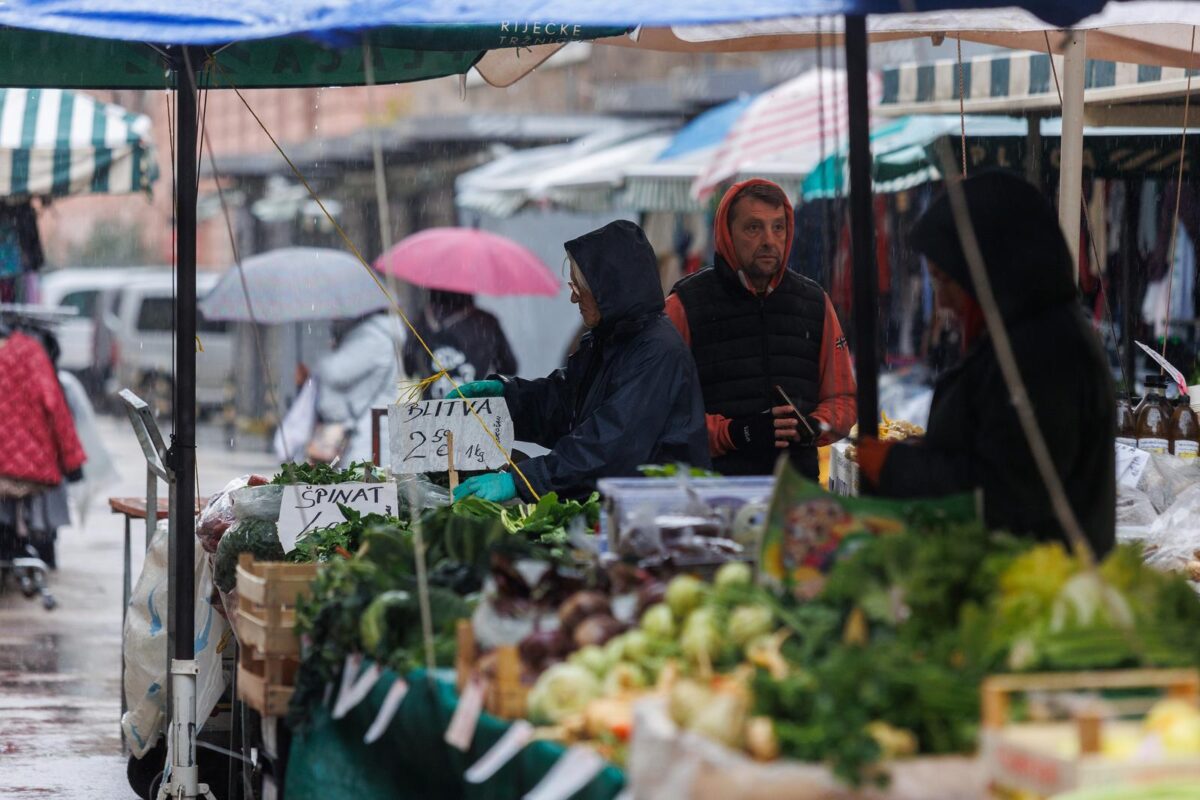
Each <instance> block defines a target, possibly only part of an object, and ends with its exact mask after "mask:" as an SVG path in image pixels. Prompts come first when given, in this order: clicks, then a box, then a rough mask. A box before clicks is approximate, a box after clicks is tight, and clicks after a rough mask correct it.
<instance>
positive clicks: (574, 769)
mask: <svg viewBox="0 0 1200 800" xmlns="http://www.w3.org/2000/svg"><path fill="white" fill-rule="evenodd" d="M602 769H604V759H603V758H601V757H600V754H599V753H597V752H596V751H595V750H593V749H592V748H590V747H583V746H581V745H575V746H573V747H571V748H569V749H568V750H567V752H565V753H563V757H562V758H560V759H559V760H558V761H556V762H555V764H554V766H553V767H551V768H550V771H549V772H547V773H546V777H544V778H542V780H541V783H539V784H538V785H537V786H535V787H533V790H532V791H530V792H529V793H528V794H526V795H525V798H524V800H567V798H568V797H570V796H571V795H573V794H575V793H576V792H578V791H579V790H580V789H582V788H583V787H584V786H587V785H588V783H589V782H590V781H591V780H592V778H594V777H596V776H597V775H599V774H600V770H602Z"/></svg>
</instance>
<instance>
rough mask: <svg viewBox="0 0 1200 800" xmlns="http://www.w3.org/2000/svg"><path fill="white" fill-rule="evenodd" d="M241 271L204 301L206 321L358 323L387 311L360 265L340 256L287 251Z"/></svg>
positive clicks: (259, 258) (260, 257)
mask: <svg viewBox="0 0 1200 800" xmlns="http://www.w3.org/2000/svg"><path fill="white" fill-rule="evenodd" d="M241 266H242V268H241V270H239V269H238V268H237V267H236V266H235V267H233V268H231V269H229V270H228V271H226V272H225V274H224V275H222V276H221V279H220V280H219V281H218V282H217V285H216V286H214V287H213V288H212V291H210V292H209V293H208V294H207V295H206V296H205V297H204V298H203V299H202V300H201V301H200V303H199V307H200V313H201V314H203V315H204V316H205V318H207V319H211V320H233V321H238V322H251V321H255V322H259V323H262V324H263V325H282V324H284V323H288V322H305V321H308V320H327V319H354V318H356V317H361V316H363V315H364V314H369V313H371V312H372V311H382V310H384V309H386V308H388V307H389V303H388V298H387V296H386V295H385V294H384V293H383V292H382V291H380V289H379V285H378V284H376V283H375V281H374V279H373V278H372V277H371V276H370V275H369V274H368V273H367V271H366V270H365V269H363V266H362V264H360V263H359V261H358V259H357V258H355V257H354V256H352V255H350V254H349V253H346V252H343V251H341V250H332V249H329V248H324V247H284V248H280V249H278V250H268V251H267V252H265V253H258V254H257V255H253V256H250V257H249V258H247V259H244V260H243V261H242V265H241ZM243 273H244V275H245V279H246V285H245V288H244V289H243V287H242V274H243ZM247 295H249V298H250V302H249V305H248V304H247V302H246V296H247ZM251 311H253V313H251Z"/></svg>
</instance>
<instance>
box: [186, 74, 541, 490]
mask: <svg viewBox="0 0 1200 800" xmlns="http://www.w3.org/2000/svg"><path fill="white" fill-rule="evenodd" d="M209 60H210V62H211V63H212V65H213V66H215V67H216V71H217V73H219V75H218V79H219V80H221V82H222V83H223V84H224V85H225V86H227V87H229V88H230V89H232V90H233V92H234V94H236V95H237V97H238V99H239V100H241V101H242V105H244V106H245V107H246V110H247V111H249V112H250V116H252V117H254V121H255V122H257V123H258V127H260V128H262V132H263V133H265V134H266V135H267V138H268V139H270V140H271V144H272V145H274V147H275V149H276V150H277V151H278V152H279V155H280V156H282V157H283V160H284V161H285V162H287V165H288V167H290V168H291V170H292V174H294V175H295V176H296V179H297V180H299V181H300V183H302V184H303V185H304V188H305V189H306V190H307V191H308V194H309V196H310V197H312V199H313V200H314V201H316V203H317V206H318V207H320V209H321V212H322V213H323V214H324V215H325V218H326V219H328V220H329V223H330V224H331V225H332V226H333V228H334V230H336V231H337V233H338V236H340V237H341V239H342V242H343V243H344V244H345V245H346V247H347V248H348V249H349V250H350V252H351V253H353V255H354V257H355V258H357V259H358V261H359V263H360V264H362V267H363V269H365V270H366V271H367V274H368V275H370V276H371V280H373V281H375V285H376V286H378V287H379V291H381V292H383V296H384V297H386V298H387V300H388V302H389V303H390V304H391V306H392V308H393V309H394V310H395V312H396V314H398V315H399V317H400V319H401V320H403V321H404V324H405V325H406V326H407V327H408V330H409V331H410V332H411V333H412V335H413V336H415V337H416V339H417V342H419V343H420V345H421V347H422V349H424V350H425V352H426V353H427V354H428V355H429V359H430V361H431V362H432V363H433V366H434V367H435V368H436V369H437V370H438V373H437V375H436V377H437V378H441V377H442V376H443V375H445V377H446V378H447V379H448V380H449V381H450V384H451V385H452V386H453V387H454V388H455V389H456V390H457V389H458V388H459V386H458V383H457V382H456V381H455V380H454V378H453V377H451V376H450V374H449V371H448V370H447V369H446V367H445V366H444V365H443V364H442V363H441V361H440V360H438V357H437V356H436V355H434V354H433V350H431V349H430V348H429V345H428V344H426V343H425V340H424V339H423V338H421V334H420V333H418V332H417V329H416V327H415V326H414V325H413V324H412V322H411V321H410V320H409V318H408V315H406V314H405V313H404V311H403V309H401V308H400V305H399V304H398V303H397V302H396V300H395V298H394V297H392V294H391V292H389V291H388V290H387V287H386V286H384V285H383V282H382V281H381V280H380V279H379V275H378V273H376V271H375V270H374V269H372V268H371V265H370V264H369V263H368V262H367V260H366V259H365V258H363V255H362V253H360V252H359V250H358V247H356V246H355V244H354V242H352V241H351V240H350V237H349V236H347V235H346V232H345V231H344V230H343V229H342V226H341V225H340V224H338V221H337V220H336V219H334V218H333V215H332V214H330V213H329V210H328V209H327V208H325V203H324V202H322V200H321V198H320V196H318V195H317V193H316V191H314V190H313V188H312V186H311V185H310V184H309V182H308V179H307V178H305V177H304V174H303V173H302V172H300V170H299V168H298V167H297V166H296V165H295V163H294V162H293V161H292V159H291V158H289V157H288V154H287V153H285V152H284V150H283V148H282V147H280V146H279V142H277V141H276V140H275V137H274V136H272V135H271V132H270V131H269V130H267V126H266V125H265V124H264V123H263V121H262V118H260V117H259V116H258V114H257V113H255V111H254V109H253V108H252V107H251V106H250V103H249V102H248V101H247V100H246V98H245V97H244V96H243V95H242V92H241V90H240V89H238V87H236V86H234V85H233V84H232V83H230V82H229V81H228V80H227V79H226V75H225V70H224V68H223V67H222V66H221V64H220V62H219V61H217V59H216V57H215V56H213V57H210V59H209ZM466 406H467V410H468V411H470V412H471V415H472V416H473V417H475V419H476V421H477V422H479V427H481V428H483V430H484V432H485V433H486V434H487V435H488V438H489V439H491V440H492V442H493V443H494V444H495V445H496V448H497V449H498V450H499V451H500V453H501V454H502V455H503V456H504V460H505V461H507V462H508V465H509V466H510V467H512V468H513V471H514V472H516V473H517V475H519V476H520V478H521V480H522V482H524V484H525V487H526V488H527V489H529V494H530V495H532V496H533V498H534V499H535V500H540V499H541V495H539V494H538V493H537V490H536V489H534V488H533V484H531V483H530V482H529V478H527V477H525V473H524V472H522V471H521V468H520V467H518V466H517V464H516V462H515V461H513V459H512V455H510V454H509V452H508V451H507V450H505V449H504V445H502V444H500V439H499V438H497V436H496V434H494V433H492V430H491V428H489V427H488V424H487V422H485V421H484V419H483V417H481V416H480V415H479V412H478V411H476V410H475V407H474V406H473V405H472V404H471V403H470V402H469V401H468V402H467V404H466Z"/></svg>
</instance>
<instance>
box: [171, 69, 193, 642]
mask: <svg viewBox="0 0 1200 800" xmlns="http://www.w3.org/2000/svg"><path fill="white" fill-rule="evenodd" d="M177 76H178V77H177V80H178V82H179V85H178V86H177V87H176V92H178V95H179V114H178V116H177V120H178V124H179V131H178V134H177V135H176V139H175V141H176V142H177V143H178V144H177V146H176V150H175V156H176V164H175V174H176V181H177V187H178V188H177V191H178V193H179V195H178V197H177V198H176V209H177V214H178V217H177V219H176V221H175V225H176V240H177V242H178V273H177V277H176V287H177V289H176V294H175V350H176V353H175V397H174V403H173V405H174V409H175V432H174V433H173V434H172V437H171V438H172V442H171V449H172V450H173V451H174V460H175V463H174V464H173V465H172V466H173V467H174V469H175V482H176V484H177V486H176V490H175V501H176V503H177V504H178V505H177V506H176V507H175V508H173V509H172V511H174V513H175V531H176V542H175V556H176V558H175V563H174V564H172V565H171V569H172V576H173V577H174V579H175V582H176V586H177V587H178V589H179V590H180V591H181V592H182V593H183V594H182V595H181V596H180V597H179V598H178V599H179V601H180V602H178V603H176V605H175V609H174V620H175V652H174V657H175V658H180V659H185V660H186V659H191V658H192V657H193V656H194V655H195V652H194V650H193V646H192V645H193V639H194V638H195V630H194V628H195V609H194V608H193V605H194V603H195V597H194V594H195V593H194V591H193V589H192V586H193V585H194V583H195V580H196V576H195V574H194V573H195V566H196V561H195V551H196V521H195V513H196V487H195V481H196V462H195V457H196V84H195V80H194V79H193V77H192V76H191V75H189V74H187V71H186V69H183V70H180V72H178V73H177Z"/></svg>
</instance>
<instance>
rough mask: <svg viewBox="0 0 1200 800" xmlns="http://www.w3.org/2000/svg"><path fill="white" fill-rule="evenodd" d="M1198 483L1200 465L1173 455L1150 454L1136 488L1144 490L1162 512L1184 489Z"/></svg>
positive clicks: (1160, 512) (1156, 509) (1156, 508)
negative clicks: (1148, 461)
mask: <svg viewBox="0 0 1200 800" xmlns="http://www.w3.org/2000/svg"><path fill="white" fill-rule="evenodd" d="M1198 483H1200V466H1197V465H1196V463H1195V462H1194V461H1184V460H1183V459H1181V458H1175V457H1174V456H1151V457H1150V463H1149V464H1147V465H1146V469H1145V470H1143V472H1142V476H1141V478H1140V479H1139V480H1138V485H1137V488H1138V489H1140V490H1141V491H1143V492H1145V493H1146V495H1147V496H1149V498H1150V502H1151V503H1153V504H1154V510H1155V511H1157V512H1158V513H1159V514H1162V513H1163V512H1164V511H1166V510H1167V509H1168V508H1170V507H1171V506H1172V505H1174V503H1175V499H1176V498H1177V497H1178V496H1179V494H1180V493H1181V492H1183V491H1184V490H1185V489H1187V488H1189V487H1191V486H1194V485H1196V484H1198Z"/></svg>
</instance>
